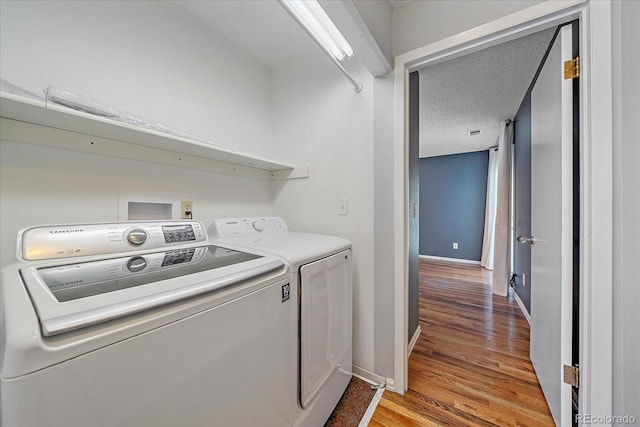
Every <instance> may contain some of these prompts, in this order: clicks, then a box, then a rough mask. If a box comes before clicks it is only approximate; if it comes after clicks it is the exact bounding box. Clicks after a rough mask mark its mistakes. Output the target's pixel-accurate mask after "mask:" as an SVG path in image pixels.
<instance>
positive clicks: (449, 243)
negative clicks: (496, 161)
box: [420, 151, 489, 261]
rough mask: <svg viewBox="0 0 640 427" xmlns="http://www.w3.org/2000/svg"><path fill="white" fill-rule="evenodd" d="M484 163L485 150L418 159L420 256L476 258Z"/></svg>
mask: <svg viewBox="0 0 640 427" xmlns="http://www.w3.org/2000/svg"><path fill="white" fill-rule="evenodd" d="M488 165H489V152H488V151H478V152H474V153H463V154H453V155H449V156H438V157H427V158H422V159H420V255H431V256H438V257H445V258H457V259H465V260H473V261H480V258H481V256H482V238H483V235H484V210H485V201H486V195H487V169H488ZM453 242H458V249H457V250H456V249H453Z"/></svg>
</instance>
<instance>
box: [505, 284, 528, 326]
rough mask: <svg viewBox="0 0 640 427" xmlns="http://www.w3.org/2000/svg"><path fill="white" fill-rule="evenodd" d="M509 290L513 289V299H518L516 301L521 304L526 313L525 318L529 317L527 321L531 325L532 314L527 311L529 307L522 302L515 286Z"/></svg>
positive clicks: (523, 311)
mask: <svg viewBox="0 0 640 427" xmlns="http://www.w3.org/2000/svg"><path fill="white" fill-rule="evenodd" d="M509 290H510V291H511V293H512V294H513V299H515V300H516V302H517V303H518V306H520V310H521V311H522V314H524V317H525V319H527V322H529V325H531V315H530V314H529V312H528V311H527V308H526V307H525V306H524V303H523V302H522V300H521V299H520V296H519V295H518V293H517V292H516V291H515V289H513V288H509Z"/></svg>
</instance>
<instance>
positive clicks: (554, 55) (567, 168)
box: [531, 25, 573, 426]
mask: <svg viewBox="0 0 640 427" xmlns="http://www.w3.org/2000/svg"><path fill="white" fill-rule="evenodd" d="M571 48H572V39H571V25H566V26H564V27H562V28H561V29H560V32H559V34H558V36H557V38H556V40H555V42H554V44H553V46H552V48H551V50H550V52H549V56H548V57H547V59H546V61H545V64H544V65H543V68H542V70H541V72H540V75H539V77H538V80H537V81H536V84H535V86H534V88H533V91H532V93H531V234H532V237H533V238H534V240H533V244H532V246H531V361H532V363H533V366H534V368H535V370H536V373H537V375H538V378H539V380H540V385H541V386H542V391H543V392H544V395H545V398H546V399H547V403H548V404H549V408H550V409H551V414H552V415H553V419H554V421H555V423H556V425H558V426H560V425H562V426H570V425H571V386H570V385H568V384H565V383H564V382H563V368H562V366H563V365H565V364H566V365H571V339H572V337H571V321H572V318H571V315H572V312H571V310H572V237H573V236H572V218H573V212H572V201H573V194H572V139H573V134H572V115H573V105H572V81H571V80H564V77H563V71H564V69H563V66H564V61H566V60H569V59H571V51H572V49H571Z"/></svg>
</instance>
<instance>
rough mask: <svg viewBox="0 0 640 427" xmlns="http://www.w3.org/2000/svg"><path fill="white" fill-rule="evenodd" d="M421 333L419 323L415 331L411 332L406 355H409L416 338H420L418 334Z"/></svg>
mask: <svg viewBox="0 0 640 427" xmlns="http://www.w3.org/2000/svg"><path fill="white" fill-rule="evenodd" d="M421 333H422V328H421V327H420V325H418V327H417V328H416V331H415V332H414V333H413V337H411V341H410V342H409V351H407V357H409V356H411V352H412V351H413V347H414V346H415V345H416V342H417V341H418V338H420V334H421Z"/></svg>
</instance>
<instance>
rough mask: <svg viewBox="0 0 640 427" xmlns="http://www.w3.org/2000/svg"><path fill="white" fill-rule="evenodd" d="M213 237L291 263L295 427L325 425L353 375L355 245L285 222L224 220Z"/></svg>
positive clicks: (242, 219)
mask: <svg viewBox="0 0 640 427" xmlns="http://www.w3.org/2000/svg"><path fill="white" fill-rule="evenodd" d="M210 234H211V236H212V237H213V239H214V241H215V242H217V243H218V244H224V245H225V246H226V247H230V248H233V249H239V250H242V249H245V250H257V251H261V252H266V253H271V254H273V255H276V256H279V257H281V258H282V259H284V260H285V261H286V262H287V264H289V268H290V271H291V279H290V283H291V289H290V295H289V297H290V298H291V299H293V300H294V302H297V305H298V311H297V319H294V321H293V322H292V324H294V325H295V326H294V328H293V329H292V331H291V334H292V339H294V340H295V341H294V342H297V354H296V355H295V356H296V357H295V359H296V360H297V364H296V372H297V375H295V377H296V381H295V384H293V386H292V391H293V393H292V396H291V397H292V400H293V401H292V425H293V426H294V427H298V426H309V427H316V426H318V427H320V426H322V425H324V423H325V422H326V421H327V419H328V418H329V416H330V415H331V412H332V411H333V409H334V408H335V406H336V404H337V403H338V401H339V400H340V398H341V397H342V394H343V393H344V390H345V389H346V387H347V385H348V384H349V381H350V380H351V376H352V283H353V273H352V260H351V259H352V255H351V242H349V241H348V240H346V239H343V238H340V237H334V236H326V235H319V234H309V233H296V232H290V231H289V230H288V228H287V224H286V222H285V221H284V220H283V219H282V218H279V217H257V218H256V217H253V218H225V219H219V220H217V221H216V222H215V223H214V224H213V226H212V229H211V230H210ZM284 297H285V296H284V295H283V298H284Z"/></svg>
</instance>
